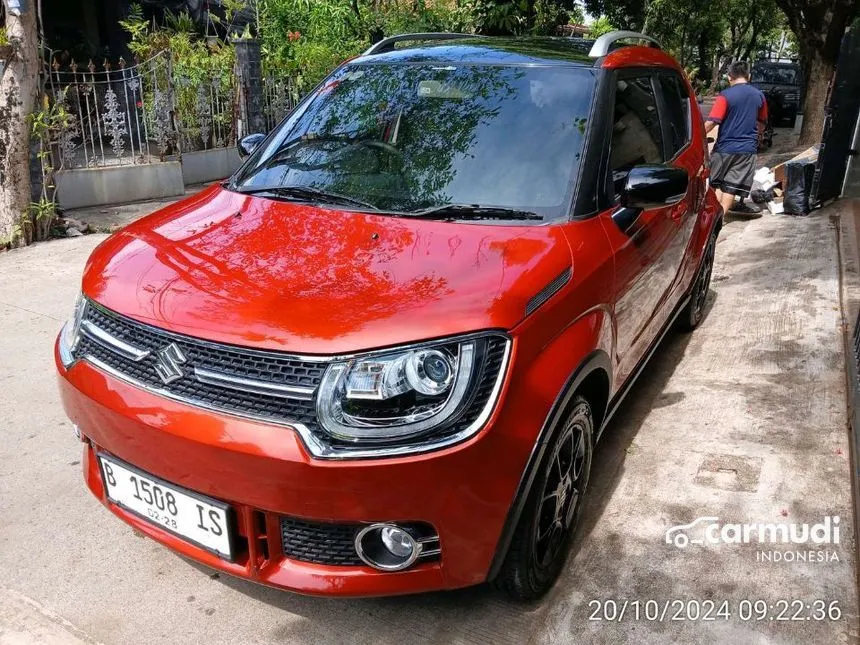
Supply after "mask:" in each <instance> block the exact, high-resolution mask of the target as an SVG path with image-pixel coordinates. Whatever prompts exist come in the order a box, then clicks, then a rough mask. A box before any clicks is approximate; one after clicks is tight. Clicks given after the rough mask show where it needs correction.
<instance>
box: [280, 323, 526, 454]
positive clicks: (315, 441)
mask: <svg viewBox="0 0 860 645" xmlns="http://www.w3.org/2000/svg"><path fill="white" fill-rule="evenodd" d="M490 335H495V336H501V334H499V333H495V334H490ZM510 355H511V339H510V338H508V337H505V348H504V352H503V354H502V361H501V364H500V365H499V372H498V374H497V375H496V378H495V381H494V383H493V389H492V391H491V392H490V396H489V398H488V399H487V402H486V403H485V404H484V407H483V409H482V410H481V412H480V414H478V416H477V417H476V418H475V420H474V421H473V422H472V423H470V424H469V425H468V426H466V427H465V428H463V429H462V430H460V431H459V432H456V433H454V434H451V435H447V436H445V437H441V438H440V437H437V438H434V437H432V436H429V437H427V438H424V439H423V440H422V439H420V438H419V439H418V440H416V441H414V442H413V443H409V444H403V445H396V446H385V445H382V446H363V447H340V446H333V445H330V444H328V443H324V442H323V441H321V440H320V438H319V437H318V436H317V435H315V434H314V433H313V432H311V430H310V429H309V428H307V427H306V426H305V425H303V424H301V423H293V424H289V425H290V426H291V427H293V428H295V430H296V432H298V433H299V436H300V437H301V438H302V441H303V442H304V444H305V447H307V449H308V451H309V452H310V453H311V455H313V456H314V457H316V458H318V459H336V460H347V459H381V458H390V457H402V456H406V455H415V454H422V453H426V452H433V451H436V450H442V449H444V448H449V447H451V446H454V445H457V444H458V443H462V442H463V441H466V440H467V439H469V438H471V437H472V436H474V435H476V434H477V433H478V432H479V431H480V430H481V429H482V428H483V427H484V426H485V425H486V423H487V421H488V420H489V418H490V415H491V414H492V413H493V410H495V408H496V404H497V403H498V400H499V395H500V393H501V391H502V385H503V384H504V381H505V376H506V374H507V372H508V366H509V362H510Z"/></svg>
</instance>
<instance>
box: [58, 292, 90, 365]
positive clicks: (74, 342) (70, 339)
mask: <svg viewBox="0 0 860 645" xmlns="http://www.w3.org/2000/svg"><path fill="white" fill-rule="evenodd" d="M86 309H87V301H86V298H84V296H83V294H78V299H77V301H75V309H74V311H73V312H72V317H71V318H69V320H67V321H66V324H65V325H63V330H62V331H61V332H60V358H61V359H62V361H63V365H65V366H66V367H68V366H69V365H71V364H72V363H73V362H74V360H75V359H74V355H73V354H74V351H75V348H77V346H78V342H79V341H80V339H81V323H82V322H83V320H84V312H85V311H86Z"/></svg>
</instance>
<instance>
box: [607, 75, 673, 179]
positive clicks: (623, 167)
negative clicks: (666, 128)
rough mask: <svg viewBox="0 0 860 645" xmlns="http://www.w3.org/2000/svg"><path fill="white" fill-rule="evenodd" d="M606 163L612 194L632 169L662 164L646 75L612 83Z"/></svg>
mask: <svg viewBox="0 0 860 645" xmlns="http://www.w3.org/2000/svg"><path fill="white" fill-rule="evenodd" d="M609 161H610V167H611V169H612V181H613V183H614V184H615V193H616V194H618V193H619V192H620V188H621V185H623V183H624V180H625V179H626V177H627V173H628V172H629V170H630V169H631V168H632V167H633V166H636V165H639V164H659V163H663V162H664V161H665V159H664V155H663V132H662V130H661V127H660V119H659V117H658V113H657V98H656V96H655V95H654V88H653V87H652V85H651V76H650V75H643V76H631V77H625V78H620V79H618V81H617V83H616V87H615V115H614V120H613V124H612V143H611V150H610V155H609Z"/></svg>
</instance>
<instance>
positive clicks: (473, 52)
mask: <svg viewBox="0 0 860 645" xmlns="http://www.w3.org/2000/svg"><path fill="white" fill-rule="evenodd" d="M617 33H619V34H620V35H622V37H623V36H624V35H625V34H630V32H617ZM634 35H635V36H638V35H640V34H634ZM415 36H416V37H415V38H413V37H412V35H411V34H409V35H406V36H405V37H403V38H402V39H401V37H394V38H396V39H397V42H396V46H395V43H394V42H390V43H385V42H383V43H380V44H381V45H386V47H385V48H384V49H382V50H380V51H377V52H375V53H365V54H364V55H362V56H359V57H356V58H355V59H353V60H352V61H351V62H354V63H356V64H380V63H389V64H390V63H404V64H408V63H436V64H440V65H444V64H474V65H510V66H528V65H541V66H545V65H551V66H565V67H581V68H624V67H634V66H645V67H657V68H672V69H676V70H678V69H680V68H679V66H678V62H677V61H676V60H675V59H674V58H672V57H671V56H670V55H669V54H667V53H666V52H665V51H663V50H662V49H660V48H659V47H654V46H650V47H649V46H643V45H622V44H620V43H619V44H616V45H614V46H612V45H611V48H610V50H609V52H608V53H607V54H606V55H605V56H599V57H595V56H591V55H590V51H591V48H592V45H594V44H595V41H593V40H588V39H584V38H570V37H537V36H526V37H504V36H463V35H459V34H458V35H456V37H455V38H445V36H451V34H416V35H415ZM440 36H442V38H439V37H440ZM428 37H429V38H428ZM643 37H645V36H643ZM645 38H647V37H645ZM392 40H393V39H392Z"/></svg>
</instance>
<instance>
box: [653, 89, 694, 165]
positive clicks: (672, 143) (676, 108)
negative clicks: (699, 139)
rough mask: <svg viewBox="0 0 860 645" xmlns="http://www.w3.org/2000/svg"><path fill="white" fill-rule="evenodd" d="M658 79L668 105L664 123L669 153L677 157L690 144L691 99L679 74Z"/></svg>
mask: <svg viewBox="0 0 860 645" xmlns="http://www.w3.org/2000/svg"><path fill="white" fill-rule="evenodd" d="M657 78H658V79H659V83H660V87H661V89H662V91H663V100H664V103H665V105H666V114H665V115H664V121H665V124H666V136H667V137H668V143H669V151H670V153H671V155H672V156H675V155H676V154H677V153H678V151H679V150H680V149H681V148H683V147H684V146H686V145H687V144H688V143H689V142H690V97H689V95H688V94H687V87H686V85H684V83H682V82H681V79H680V78H678V76H677V74H660V76H658V77H657Z"/></svg>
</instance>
